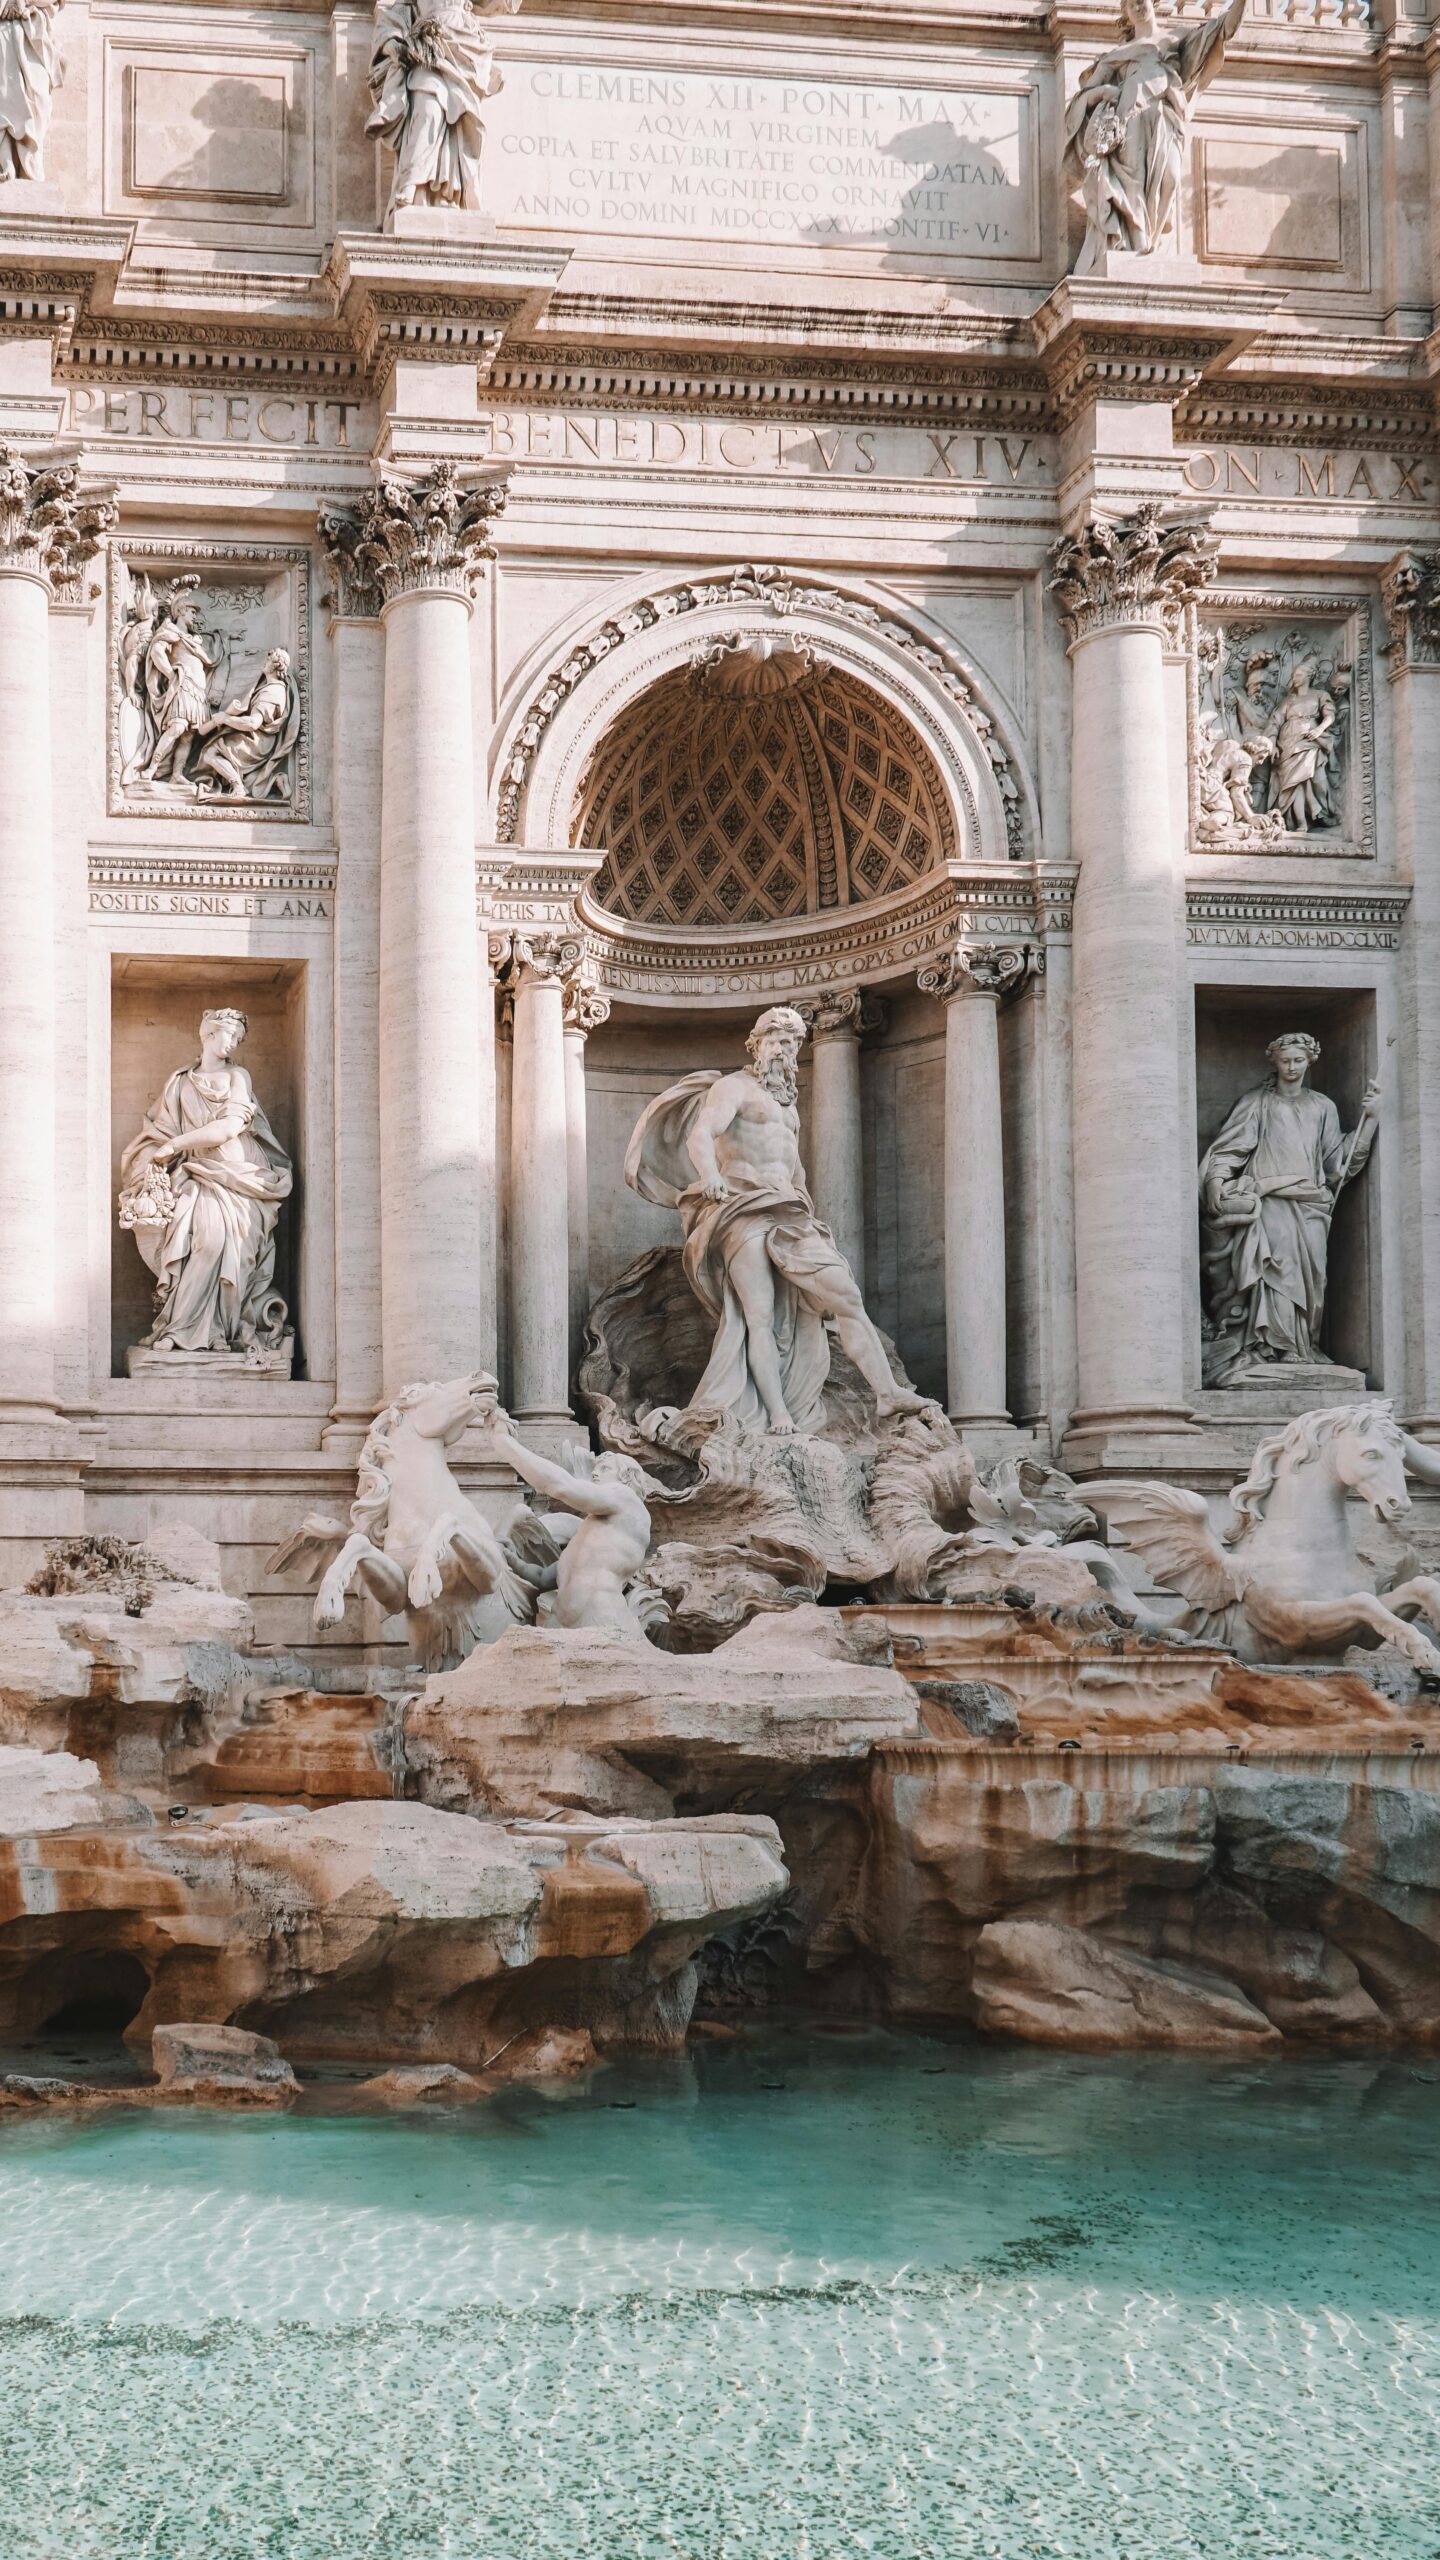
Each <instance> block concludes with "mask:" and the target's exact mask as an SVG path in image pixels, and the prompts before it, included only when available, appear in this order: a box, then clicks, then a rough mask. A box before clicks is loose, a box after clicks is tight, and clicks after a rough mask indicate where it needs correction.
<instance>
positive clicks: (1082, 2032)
mask: <svg viewBox="0 0 1440 2560" xmlns="http://www.w3.org/2000/svg"><path fill="white" fill-rule="evenodd" d="M971 1993H972V1997H973V1999H974V2003H975V2014H976V2017H977V2019H978V2021H979V2023H980V2025H981V2026H982V2027H984V2028H986V2029H987V2030H988V2031H989V2032H990V2033H991V2034H997V2035H1013V2036H1024V2037H1026V2038H1027V2039H1028V2040H1029V2041H1031V2042H1032V2043H1036V2044H1073V2045H1087V2046H1091V2047H1096V2048H1103V2047H1105V2046H1112V2045H1179V2046H1183V2047H1185V2048H1186V2050H1187V2051H1190V2052H1211V2053H1228V2052H1233V2051H1236V2050H1240V2051H1242V2052H1253V2051H1257V2050H1260V2049H1263V2048H1264V2047H1265V2046H1266V2045H1278V2043H1279V2042H1280V2037H1279V2033H1278V2031H1277V2030H1276V2028H1274V2027H1273V2026H1272V2025H1271V2023H1270V2021H1269V2019H1268V2018H1267V2017H1266V2016H1265V2015H1264V2014H1263V2012H1262V2011H1261V2010H1259V2009H1257V2008H1256V2007H1255V2006H1254V2005H1253V2003H1252V2002H1251V2001H1249V2000H1247V1999H1246V1998H1245V1996H1244V1994H1243V1992H1240V1991H1237V1990H1236V1989H1235V1987H1234V1985H1233V1984H1232V1983H1228V1982H1226V1981H1224V1980H1223V1978H1222V1977H1221V1976H1219V1975H1215V1974H1202V1973H1190V1972H1186V1971H1185V1970H1184V1969H1183V1968H1182V1967H1181V1966H1179V1965H1175V1964H1169V1963H1165V1962H1160V1961H1156V1960H1155V1959H1154V1958H1151V1957H1148V1956H1137V1955H1130V1954H1128V1953H1126V1952H1125V1951H1124V1950H1123V1949H1121V1948H1118V1947H1109V1946H1104V1945H1102V1944H1101V1942H1100V1941H1099V1940H1098V1939H1096V1938H1092V1937H1087V1936H1086V1934H1085V1932H1084V1930H1083V1929H1067V1928H1064V1927H1061V1926H1059V1925H1058V1924H1057V1923H1055V1922H1054V1921H1045V1920H997V1921H994V1922H992V1923H991V1925H990V1927H989V1928H987V1929H982V1931H981V1933H980V1939H979V1943H978V1945H977V1947H976V1949H975V1970H974V1974H973V1976H972V1979H971Z"/></svg>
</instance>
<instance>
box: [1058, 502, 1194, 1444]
mask: <svg viewBox="0 0 1440 2560" xmlns="http://www.w3.org/2000/svg"><path fill="white" fill-rule="evenodd" d="M1214 555H1215V545H1214V543H1213V541H1212V540H1211V538H1210V536H1209V535H1208V534H1206V533H1205V532H1203V531H1202V530H1201V529H1200V528H1199V526H1198V525H1197V524H1196V523H1195V521H1194V520H1193V519H1190V520H1188V521H1184V522H1179V521H1177V522H1175V523H1168V522H1167V521H1166V520H1165V518H1164V516H1163V514H1162V511H1161V510H1160V508H1158V507H1155V506H1146V507H1142V508H1141V509H1140V510H1139V512H1138V514H1136V515H1134V516H1130V517H1126V518H1124V519H1122V520H1120V521H1118V522H1110V521H1107V520H1105V519H1102V518H1098V517H1097V518H1094V519H1092V521H1091V522H1090V523H1089V524H1088V525H1086V526H1085V528H1084V529H1083V530H1082V531H1081V532H1080V533H1078V534H1073V535H1067V537H1066V538H1065V540H1064V541H1062V542H1061V543H1059V544H1058V545H1057V547H1056V551H1055V555H1054V556H1055V576H1054V578H1053V580H1052V582H1051V583H1052V586H1053V588H1054V591H1055V594H1056V597H1057V599H1058V602H1059V606H1060V611H1061V614H1062V615H1063V617H1064V619H1065V622H1066V624H1067V626H1068V629H1069V634H1070V660H1071V666H1072V669H1073V682H1074V693H1073V713H1072V729H1073V737H1072V745H1071V834H1072V839H1073V846H1074V853H1075V858H1076V860H1077V861H1078V863H1079V865H1080V874H1079V881H1078V884H1077V889H1076V897H1075V950H1074V966H1075V999H1074V1006H1075V1010H1074V1071H1075V1121H1074V1133H1075V1260H1076V1321H1077V1331H1078V1337H1079V1342H1078V1348H1079V1382H1080V1385H1079V1409H1078V1410H1077V1412H1076V1414H1075V1417H1074V1424H1073V1428H1074V1429H1075V1430H1076V1431H1077V1432H1086V1433H1088V1434H1089V1435H1091V1438H1092V1440H1093V1442H1094V1443H1095V1446H1094V1447H1093V1448H1092V1449H1091V1450H1090V1451H1087V1452H1086V1456H1087V1458H1088V1459H1089V1460H1090V1462H1092V1463H1093V1462H1103V1458H1104V1441H1105V1436H1106V1435H1107V1434H1109V1433H1114V1432H1120V1433H1123V1434H1124V1436H1125V1437H1126V1438H1127V1439H1133V1437H1134V1436H1135V1435H1136V1434H1137V1433H1138V1434H1141V1435H1146V1434H1149V1435H1156V1434H1165V1433H1173V1432H1174V1431H1176V1430H1177V1429H1184V1428H1185V1427H1187V1425H1188V1422H1189V1408H1188V1405H1187V1402H1186V1396H1185V1352H1186V1340H1185V1332H1186V1295H1185V1270H1186V1254H1185V1245H1184V1239H1185V1237H1186V1234H1187V1232H1188V1224H1193V1220H1194V1217H1195V1201H1194V1188H1195V1180H1194V1175H1195V1163H1194V1159H1195V1149H1194V1143H1193V1132H1189V1131H1185V1130H1182V1128H1181V1125H1180V1073H1179V1051H1180V1004H1181V956H1182V949H1183V938H1184V913H1185V872H1184V861H1183V856H1182V850H1181V846H1180V844H1179V843H1178V842H1177V841H1176V838H1175V834H1174V830H1173V827H1172V821H1171V814H1170V813H1171V793H1170V779H1169V772H1168V765H1167V756H1166V702H1165V682H1164V664H1163V661H1164V650H1165V641H1166V634H1167V627H1168V628H1169V629H1171V630H1173V629H1174V627H1175V624H1176V621H1177V619H1178V616H1179V615H1180V613H1181V610H1182V608H1183V606H1184V605H1185V603H1186V602H1187V600H1188V599H1189V598H1190V597H1191V596H1192V595H1193V594H1195V593H1196V592H1197V591H1198V589H1199V588H1200V587H1202V586H1203V585H1204V583H1205V582H1206V580H1207V579H1208V578H1210V577H1213V575H1214Z"/></svg>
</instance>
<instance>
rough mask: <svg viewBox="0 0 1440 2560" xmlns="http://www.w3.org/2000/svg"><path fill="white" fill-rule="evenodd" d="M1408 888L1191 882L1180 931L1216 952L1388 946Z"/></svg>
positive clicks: (1394, 943)
mask: <svg viewBox="0 0 1440 2560" xmlns="http://www.w3.org/2000/svg"><path fill="white" fill-rule="evenodd" d="M1409 904H1410V891H1409V890H1408V889H1406V888H1398V887H1397V888H1379V887H1374V888H1366V889H1358V890H1357V889H1348V888H1340V889H1337V888H1332V887H1330V886H1328V885H1326V886H1321V885H1319V884H1315V883H1310V882H1304V881H1297V882H1296V883H1295V884H1294V886H1293V887H1291V886H1290V885H1289V883H1286V882H1281V883H1274V882H1264V881H1254V882H1252V881H1249V880H1216V881H1213V882H1212V881H1197V880H1195V879H1194V878H1191V879H1190V880H1189V882H1188V883H1187V886H1186V891H1185V914H1186V933H1187V938H1188V940H1189V941H1190V942H1191V943H1192V944H1193V945H1195V946H1196V947H1198V948H1201V949H1205V950H1219V951H1394V950H1396V949H1398V947H1399V942H1400V933H1401V928H1402V926H1403V924H1404V921H1405V911H1406V908H1407V907H1408V906H1409Z"/></svg>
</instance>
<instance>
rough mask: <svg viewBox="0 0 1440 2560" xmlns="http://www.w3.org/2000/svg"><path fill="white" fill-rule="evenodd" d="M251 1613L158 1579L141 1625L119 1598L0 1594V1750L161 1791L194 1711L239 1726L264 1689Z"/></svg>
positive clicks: (217, 1594) (237, 1603)
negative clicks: (84, 1763)
mask: <svg viewBox="0 0 1440 2560" xmlns="http://www.w3.org/2000/svg"><path fill="white" fill-rule="evenodd" d="M253 1634H254V1628H253V1623H252V1620H251V1615H250V1609H249V1605H248V1603H247V1602H246V1601H244V1600H233V1599H231V1598H230V1597H229V1595H228V1594H227V1593H226V1592H223V1591H219V1590H216V1589H213V1588H210V1587H205V1588H200V1587H197V1586H195V1585H192V1584H188V1583H180V1582H161V1581H157V1582H156V1583H155V1585H154V1596H153V1598H152V1600H151V1601H150V1603H149V1605H148V1606H147V1607H146V1608H145V1609H144V1610H143V1611H142V1613H141V1615H140V1616H139V1617H133V1616H131V1615H130V1614H129V1612H128V1611H127V1609H126V1606H125V1601H124V1599H123V1597H122V1596H121V1595H120V1593H118V1592H107V1591H98V1592H95V1591H87V1592H85V1593H84V1594H83V1595H79V1594H68V1595H59V1596H56V1597H54V1598H51V1599H45V1598H41V1597H40V1596H38V1595H37V1594H35V1593H32V1592H25V1591H0V1742H6V1743H15V1744H31V1745H36V1746H38V1747H39V1748H40V1749H42V1750H44V1751H47V1752H55V1751H70V1752H75V1753H77V1754H79V1755H80V1756H81V1757H82V1758H88V1759H93V1760H95V1761H97V1762H98V1763H99V1766H100V1768H101V1770H102V1772H103V1774H104V1776H105V1777H106V1779H107V1780H109V1781H112V1782H114V1783H116V1784H118V1785H122V1786H124V1785H136V1786H139V1785H155V1786H158V1785H160V1784H162V1783H163V1780H164V1776H165V1770H166V1765H167V1760H168V1758H169V1756H170V1754H171V1753H172V1752H173V1751H174V1750H175V1749H176V1748H177V1747H178V1746H179V1745H180V1744H181V1742H182V1741H183V1739H184V1737H185V1734H186V1732H187V1729H188V1728H189V1726H190V1725H191V1723H192V1722H193V1720H194V1718H195V1716H196V1714H197V1711H198V1712H202V1713H204V1714H206V1715H210V1716H216V1717H219V1718H220V1720H221V1721H222V1722H223V1720H224V1712H225V1710H226V1709H227V1707H228V1709H229V1711H230V1712H231V1713H233V1715H234V1717H235V1719H236V1721H238V1720H239V1715H240V1711H241V1702H242V1700H243V1697H244V1694H245V1691H246V1689H247V1688H248V1687H249V1686H250V1685H251V1684H252V1683H254V1682H255V1681H256V1680H257V1679H260V1680H263V1677H264V1671H263V1666H262V1665H261V1664H259V1663H257V1662H256V1661H255V1660H253V1659H250V1658H248V1657H249V1647H250V1643H251V1640H252V1637H253Z"/></svg>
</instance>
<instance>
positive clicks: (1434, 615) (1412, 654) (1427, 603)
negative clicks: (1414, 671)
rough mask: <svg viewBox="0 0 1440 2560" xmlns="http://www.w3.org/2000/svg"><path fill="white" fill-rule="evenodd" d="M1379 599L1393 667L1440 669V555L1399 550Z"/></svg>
mask: <svg viewBox="0 0 1440 2560" xmlns="http://www.w3.org/2000/svg"><path fill="white" fill-rule="evenodd" d="M1380 600H1381V603H1382V604H1383V605H1384V607H1385V620H1386V622H1387V623H1388V625H1389V629H1390V659H1391V664H1392V666H1393V667H1394V668H1395V669H1396V670H1397V671H1398V670H1399V669H1401V668H1404V667H1434V666H1440V552H1435V551H1397V553H1396V555H1395V557H1394V559H1393V560H1392V561H1391V563H1390V565H1389V567H1388V569H1386V570H1385V572H1384V574H1383V575H1382V577H1381V580H1380Z"/></svg>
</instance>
